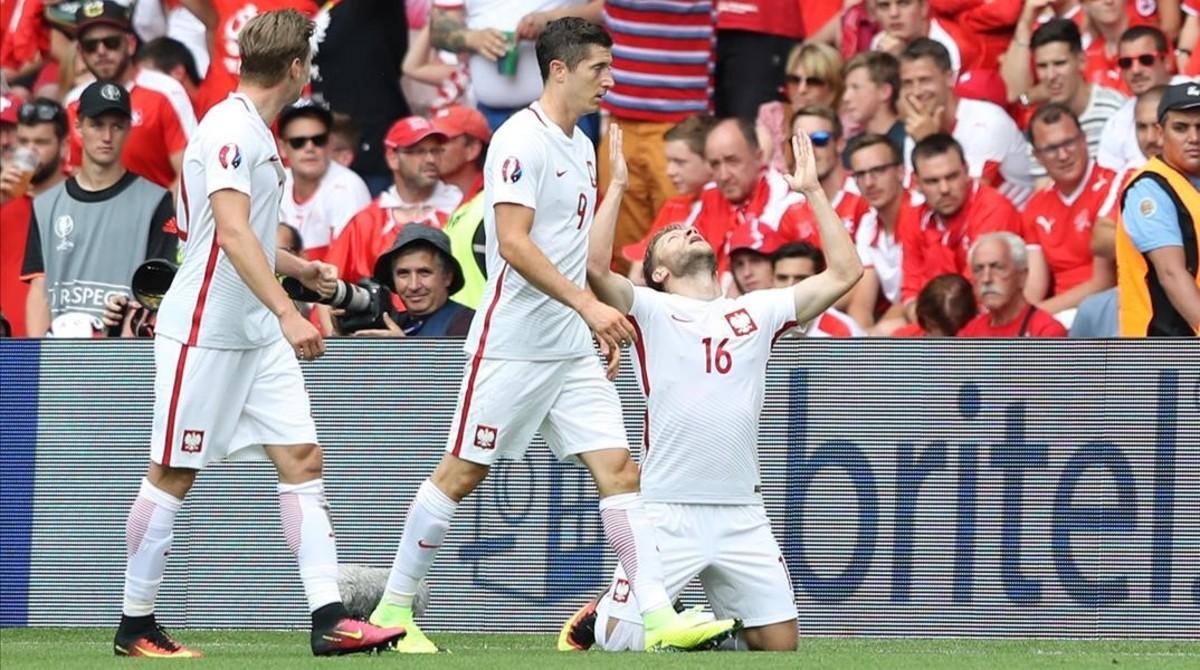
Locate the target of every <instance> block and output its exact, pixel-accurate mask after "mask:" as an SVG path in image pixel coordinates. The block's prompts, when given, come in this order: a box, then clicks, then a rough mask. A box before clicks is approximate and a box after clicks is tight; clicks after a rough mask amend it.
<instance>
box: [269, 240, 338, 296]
mask: <svg viewBox="0 0 1200 670" xmlns="http://www.w3.org/2000/svg"><path fill="white" fill-rule="evenodd" d="M275 271H276V272H278V273H279V274H283V275H287V276H288V277H295V278H296V279H299V280H300V283H301V284H304V286H305V288H308V289H311V290H313V291H316V292H317V293H320V294H321V295H322V296H323V297H326V298H328V297H329V296H331V295H333V292H334V290H336V289H337V283H338V269H337V266H335V265H330V264H329V263H322V262H321V261H310V260H305V259H303V258H300V257H299V256H297V255H295V254H293V253H291V252H288V251H284V250H283V249H278V250H276V252H275Z"/></svg>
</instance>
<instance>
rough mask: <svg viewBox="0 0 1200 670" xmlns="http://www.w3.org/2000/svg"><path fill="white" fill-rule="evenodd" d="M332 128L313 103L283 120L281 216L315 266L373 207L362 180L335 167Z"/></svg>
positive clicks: (301, 105) (330, 120)
mask: <svg viewBox="0 0 1200 670" xmlns="http://www.w3.org/2000/svg"><path fill="white" fill-rule="evenodd" d="M332 127H333V114H331V113H330V112H329V110H328V109H326V108H325V107H324V106H322V105H319V104H316V103H313V102H311V101H302V102H300V103H297V104H296V105H293V106H291V107H288V108H286V109H284V110H283V112H281V113H280V115H279V120H278V128H279V150H280V153H282V154H283V156H284V158H286V159H287V164H288V168H287V176H286V177H285V178H284V180H285V181H284V183H283V200H282V201H281V202H280V203H279V215H280V217H281V220H282V222H283V223H286V224H288V225H290V226H292V227H294V228H295V229H296V230H298V231H300V239H301V241H302V242H303V245H304V249H303V254H302V255H303V256H304V257H305V258H308V259H309V260H318V261H319V260H324V258H325V255H326V254H327V253H328V251H329V244H330V243H331V242H332V241H333V240H334V238H336V237H337V236H338V234H340V233H341V232H342V229H344V228H345V227H346V225H347V224H349V223H350V219H352V218H354V215H355V214H357V213H358V212H360V211H362V209H363V208H364V207H366V206H367V205H369V204H371V194H370V193H369V192H368V191H367V185H366V184H365V183H363V180H362V177H359V176H358V175H357V174H355V173H354V172H352V171H351V170H350V169H349V168H346V167H343V166H341V165H339V164H337V163H335V162H334V161H333V158H332V156H331V152H330V145H329V132H330V129H331V128H332Z"/></svg>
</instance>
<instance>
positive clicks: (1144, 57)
mask: <svg viewBox="0 0 1200 670" xmlns="http://www.w3.org/2000/svg"><path fill="white" fill-rule="evenodd" d="M1159 58H1162V54H1139V55H1137V56H1121V57H1120V58H1118V59H1117V67H1119V68H1121V69H1122V70H1128V69H1129V68H1131V67H1133V61H1135V60H1136V61H1137V62H1138V63H1141V64H1142V66H1144V67H1150V66H1151V65H1154V64H1155V63H1157V62H1158V59H1159Z"/></svg>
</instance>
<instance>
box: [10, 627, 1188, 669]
mask: <svg viewBox="0 0 1200 670" xmlns="http://www.w3.org/2000/svg"><path fill="white" fill-rule="evenodd" d="M179 637H180V638H181V639H183V640H184V641H186V642H187V643H188V644H190V645H194V646H195V647H197V648H199V649H201V650H202V651H204V652H205V654H206V657H205V658H204V659H203V660H200V661H194V662H192V663H195V664H196V665H198V666H200V667H203V668H255V669H259V668H262V669H264V670H266V669H271V668H279V669H281V670H302V669H303V668H330V667H332V666H334V665H338V666H341V667H347V668H348V667H367V668H384V667H389V668H390V667H403V668H405V669H406V670H407V669H408V668H464V669H469V670H491V669H492V668H529V667H555V668H558V667H579V668H620V670H635V669H637V668H666V667H671V668H678V667H686V668H689V670H690V669H691V668H724V669H725V670H728V667H729V666H730V664H736V666H737V667H738V668H741V667H755V668H788V669H789V670H796V669H803V670H814V669H817V668H830V669H835V668H836V669H837V670H843V669H854V668H889V669H890V668H896V669H906V668H911V669H912V670H936V669H938V668H981V669H982V668H989V669H990V668H1004V669H1006V670H1007V669H1013V668H1020V669H1024V668H1055V669H1058V668H1091V669H1094V668H1102V667H1103V668H1188V669H1189V670H1190V669H1192V668H1200V642H1182V641H1180V642H1147V641H1124V640H1101V641H1094V640H965V639H937V640H934V639H866V638H806V639H803V640H802V641H801V646H800V650H799V651H797V652H795V653H788V654H736V655H730V654H729V653H704V654H690V655H688V656H687V657H686V658H683V657H681V656H680V655H666V654H664V655H647V654H605V653H603V652H589V653H586V654H578V653H576V654H559V653H557V652H555V651H553V647H554V638H553V636H550V635H486V634H443V635H434V636H432V637H433V639H434V640H435V641H436V642H438V643H439V644H441V645H442V646H444V647H446V648H448V649H450V650H451V653H449V654H439V655H437V656H434V657H428V656H424V657H408V656H406V657H403V658H401V657H398V656H397V655H394V654H388V655H384V656H375V657H346V658H340V659H315V658H312V657H311V656H310V655H309V653H308V638H307V634H306V633H303V632H280V631H248V632H246V631H213V630H190V631H181V634H180V636H179ZM111 645H112V631H110V630H100V629H95V628H85V629H78V628H73V629H62V628H24V629H5V630H0V667H3V669H4V670H20V669H22V668H38V669H40V668H55V669H57V668H89V669H90V668H110V667H114V668H123V669H124V670H128V669H129V668H130V667H132V666H138V667H141V665H142V664H145V663H153V661H145V660H140V659H138V660H135V659H127V658H114V657H113V656H112V646H111ZM189 665H190V664H189Z"/></svg>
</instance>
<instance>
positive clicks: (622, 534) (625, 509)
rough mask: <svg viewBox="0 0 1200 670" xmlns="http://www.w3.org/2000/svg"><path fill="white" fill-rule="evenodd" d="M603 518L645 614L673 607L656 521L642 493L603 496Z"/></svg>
mask: <svg viewBox="0 0 1200 670" xmlns="http://www.w3.org/2000/svg"><path fill="white" fill-rule="evenodd" d="M600 521H601V523H602V524H603V526H604V537H606V538H607V539H608V543H609V545H610V546H612V548H613V551H615V552H616V553H617V558H618V559H620V561H621V566H622V567H624V568H625V574H626V575H628V576H629V585H630V587H631V588H632V589H633V595H634V597H636V598H637V601H638V609H639V610H641V612H642V614H643V615H645V614H646V613H648V612H655V611H658V610H661V609H662V608H663V607H667V608H670V607H671V601H670V599H668V598H667V590H666V588H665V587H664V586H663V570H662V560H661V558H660V557H659V554H658V545H657V542H656V541H655V538H654V525H653V524H652V523H650V519H649V517H648V516H647V515H646V507H645V505H643V504H642V494H640V493H622V494H620V495H615V496H609V497H607V498H604V499H602V500H601V501H600ZM672 611H673V610H672ZM651 627H653V626H651Z"/></svg>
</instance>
